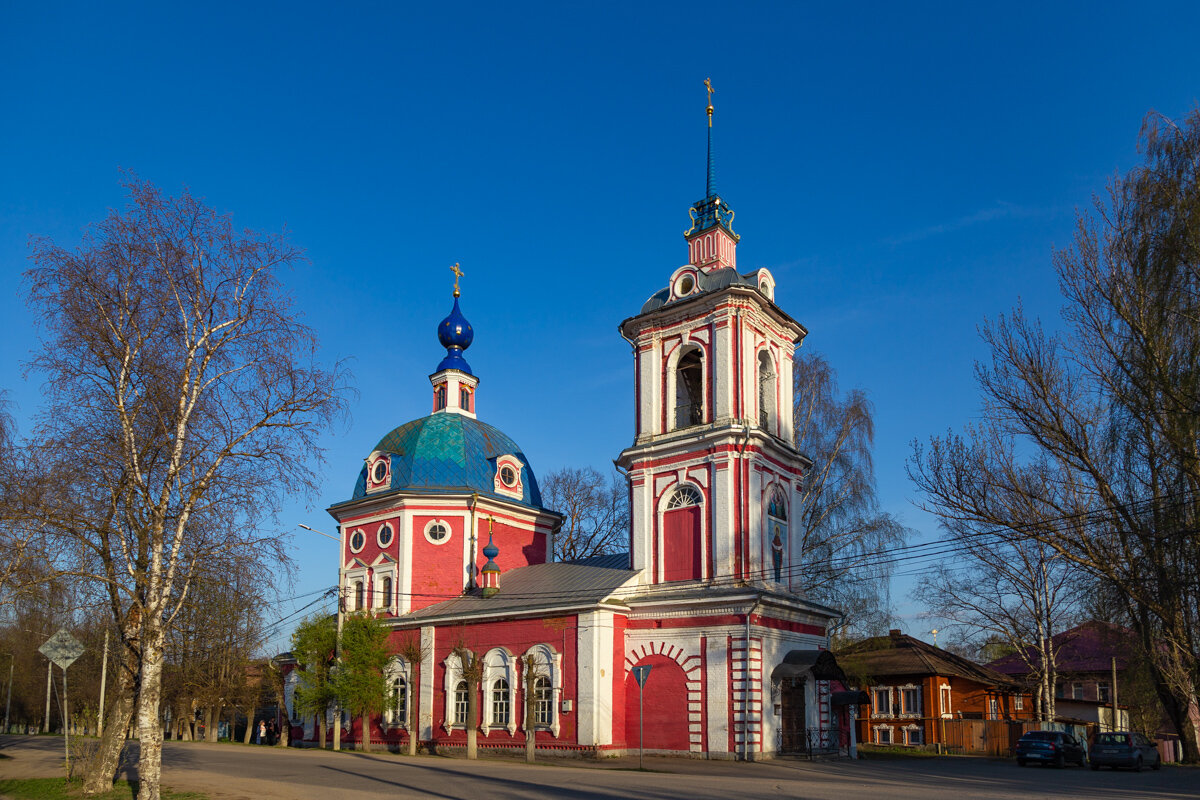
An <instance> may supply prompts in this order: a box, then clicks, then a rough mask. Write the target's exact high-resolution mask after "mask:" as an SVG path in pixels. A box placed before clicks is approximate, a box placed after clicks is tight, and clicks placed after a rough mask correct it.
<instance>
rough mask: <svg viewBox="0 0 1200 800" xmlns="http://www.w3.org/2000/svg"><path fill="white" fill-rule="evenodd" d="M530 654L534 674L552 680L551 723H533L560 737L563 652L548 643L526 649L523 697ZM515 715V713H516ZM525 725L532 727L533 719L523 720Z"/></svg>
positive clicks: (522, 674)
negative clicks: (526, 664)
mask: <svg viewBox="0 0 1200 800" xmlns="http://www.w3.org/2000/svg"><path fill="white" fill-rule="evenodd" d="M529 656H533V663H534V667H533V669H534V674H535V675H541V676H544V677H546V678H548V679H549V681H550V693H551V702H550V724H549V725H533V727H536V729H537V730H548V731H550V735H551V736H554V737H555V738H558V732H559V730H560V729H561V727H562V714H561V713H560V711H559V708H560V707H561V705H562V654H561V653H556V652H555V651H554V648H553V647H551V646H550V645H548V644H535V645H534V646H533V647H531V648H529V649H528V650H526V651H525V657H523V658H522V659H521V665H520V666H521V670H522V671H521V674H520V679H521V697H522V698H524V696H525V691H526V688H525V672H524V670H525V669H526V667H525V660H526V658H528V657H529ZM521 713H522V715H524V713H525V703H524V702H523V701H522V703H521ZM514 716H515V715H514ZM523 723H524V725H523V727H526V728H528V727H530V726H531V723H532V721H531V720H523Z"/></svg>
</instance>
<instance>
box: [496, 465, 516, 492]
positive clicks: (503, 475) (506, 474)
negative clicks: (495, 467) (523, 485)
mask: <svg viewBox="0 0 1200 800" xmlns="http://www.w3.org/2000/svg"><path fill="white" fill-rule="evenodd" d="M500 482H501V483H503V484H504V485H505V486H507V487H508V488H510V489H511V488H513V487H514V486H516V485H517V471H516V470H515V469H513V468H512V467H510V466H508V465H507V464H505V465H504V466H503V467H501V468H500Z"/></svg>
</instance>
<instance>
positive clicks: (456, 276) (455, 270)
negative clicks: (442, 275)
mask: <svg viewBox="0 0 1200 800" xmlns="http://www.w3.org/2000/svg"><path fill="white" fill-rule="evenodd" d="M450 271H451V272H453V273H454V296H455V297H458V279H459V278H461V277H462V276H463V275H466V274H467V273H465V272H463V271H462V270H461V269H459V268H458V262H457V261H455V262H454V266H452V267H451V268H450Z"/></svg>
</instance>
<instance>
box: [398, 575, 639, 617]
mask: <svg viewBox="0 0 1200 800" xmlns="http://www.w3.org/2000/svg"><path fill="white" fill-rule="evenodd" d="M636 575H637V573H636V572H634V571H633V570H628V569H607V568H604V567H593V566H588V565H587V564H582V563H578V562H563V563H553V564H533V565H530V566H528V567H518V568H517V569H513V570H509V571H508V572H505V573H503V574H502V575H501V576H500V592H499V593H498V594H496V595H493V596H492V597H489V598H486V599H485V598H484V597H483V596H482V594H481V593H480V591H479V590H476V591H474V592H471V593H469V594H465V595H463V596H461V597H455V598H453V599H450V600H445V601H443V602H441V603H437V604H435V605H432V606H426V607H425V608H422V609H420V610H418V611H414V612H412V613H410V614H406V615H405V616H403V617H401V618H400V619H399V620H398V621H399V622H400V623H401V624H403V623H404V622H407V621H409V620H420V621H422V622H424V621H430V620H436V619H445V618H458V617H477V616H492V615H495V614H524V613H527V612H534V611H540V610H543V609H548V608H558V607H564V606H566V607H587V606H594V605H596V604H597V603H602V602H604V601H605V600H607V599H608V598H609V597H610V596H611V595H612V594H613V592H615V591H616V590H617V589H619V588H620V587H622V586H624V585H625V584H626V583H627V582H629V581H630V580H632V579H633V578H634V577H635V576H636Z"/></svg>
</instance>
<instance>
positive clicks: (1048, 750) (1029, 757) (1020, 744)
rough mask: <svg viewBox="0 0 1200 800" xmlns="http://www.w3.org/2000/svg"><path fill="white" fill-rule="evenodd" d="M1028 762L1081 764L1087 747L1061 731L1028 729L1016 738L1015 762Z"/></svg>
mask: <svg viewBox="0 0 1200 800" xmlns="http://www.w3.org/2000/svg"><path fill="white" fill-rule="evenodd" d="M1030 762H1036V763H1039V764H1053V765H1054V766H1056V767H1062V766H1064V765H1065V764H1067V763H1068V762H1070V763H1072V764H1078V765H1079V766H1081V767H1082V766H1083V765H1084V764H1086V763H1087V748H1086V747H1085V746H1084V744H1083V742H1081V741H1079V740H1078V739H1076V738H1075V737H1074V736H1072V735H1071V734H1069V733H1063V732H1062V731H1030V732H1029V733H1027V734H1025V735H1024V736H1022V737H1021V738H1020V739H1018V740H1017V764H1018V765H1020V766H1022V767H1023V766H1025V765H1026V764H1028V763H1030Z"/></svg>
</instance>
